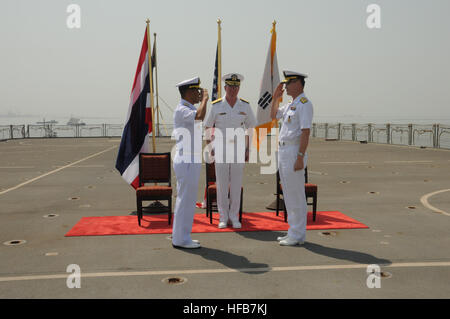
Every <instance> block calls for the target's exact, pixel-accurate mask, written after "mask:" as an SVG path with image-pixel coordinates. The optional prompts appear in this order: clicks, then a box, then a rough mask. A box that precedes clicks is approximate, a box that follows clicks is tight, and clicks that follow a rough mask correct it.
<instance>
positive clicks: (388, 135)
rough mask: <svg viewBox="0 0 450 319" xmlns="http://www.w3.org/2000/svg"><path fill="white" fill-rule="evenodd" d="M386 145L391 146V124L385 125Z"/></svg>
mask: <svg viewBox="0 0 450 319" xmlns="http://www.w3.org/2000/svg"><path fill="white" fill-rule="evenodd" d="M386 143H387V144H391V124H389V123H388V124H386Z"/></svg>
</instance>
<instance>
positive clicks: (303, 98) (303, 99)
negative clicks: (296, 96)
mask: <svg viewBox="0 0 450 319" xmlns="http://www.w3.org/2000/svg"><path fill="white" fill-rule="evenodd" d="M300 102H302V103H303V104H305V103H306V102H308V99H307V98H306V97H302V98H301V99H300Z"/></svg>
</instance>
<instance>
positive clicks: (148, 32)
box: [146, 19, 156, 153]
mask: <svg viewBox="0 0 450 319" xmlns="http://www.w3.org/2000/svg"><path fill="white" fill-rule="evenodd" d="M146 22H147V42H148V72H149V73H148V75H149V77H150V106H151V109H152V142H153V153H156V142H155V109H154V107H153V76H152V54H151V52H152V51H151V45H152V44H151V41H150V19H147V21H146Z"/></svg>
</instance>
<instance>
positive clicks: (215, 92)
mask: <svg viewBox="0 0 450 319" xmlns="http://www.w3.org/2000/svg"><path fill="white" fill-rule="evenodd" d="M218 57H219V44H217V49H216V63H215V64H214V79H213V88H212V94H211V101H215V100H217V99H218V98H219V96H218V87H219V61H218Z"/></svg>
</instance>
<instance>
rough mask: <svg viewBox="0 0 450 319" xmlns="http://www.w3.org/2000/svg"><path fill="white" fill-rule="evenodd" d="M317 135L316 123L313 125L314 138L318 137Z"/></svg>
mask: <svg viewBox="0 0 450 319" xmlns="http://www.w3.org/2000/svg"><path fill="white" fill-rule="evenodd" d="M316 135H317V125H316V123H313V137H316Z"/></svg>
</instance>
